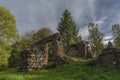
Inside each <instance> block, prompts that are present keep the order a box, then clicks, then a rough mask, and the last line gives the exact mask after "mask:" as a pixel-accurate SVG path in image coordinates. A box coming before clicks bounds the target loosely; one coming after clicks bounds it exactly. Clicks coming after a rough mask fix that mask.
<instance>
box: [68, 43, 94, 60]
mask: <svg viewBox="0 0 120 80" xmlns="http://www.w3.org/2000/svg"><path fill="white" fill-rule="evenodd" d="M66 54H67V55H68V56H71V57H75V58H83V59H89V58H93V57H95V54H94V53H93V52H92V50H91V48H90V46H89V42H87V41H81V42H80V43H77V44H74V45H71V46H70V47H69V48H68V50H67V52H66Z"/></svg>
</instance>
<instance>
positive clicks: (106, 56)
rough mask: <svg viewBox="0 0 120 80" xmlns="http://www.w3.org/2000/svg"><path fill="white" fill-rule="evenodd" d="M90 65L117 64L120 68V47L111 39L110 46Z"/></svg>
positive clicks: (105, 65)
mask: <svg viewBox="0 0 120 80" xmlns="http://www.w3.org/2000/svg"><path fill="white" fill-rule="evenodd" d="M88 65H91V66H100V67H108V66H116V67H119V68H120V49H118V48H115V47H114V46H113V44H112V43H111V42H110V41H109V42H108V46H107V47H106V48H105V49H103V51H102V53H101V55H99V56H98V57H97V58H96V59H95V60H94V61H92V62H90V63H89V64H88Z"/></svg>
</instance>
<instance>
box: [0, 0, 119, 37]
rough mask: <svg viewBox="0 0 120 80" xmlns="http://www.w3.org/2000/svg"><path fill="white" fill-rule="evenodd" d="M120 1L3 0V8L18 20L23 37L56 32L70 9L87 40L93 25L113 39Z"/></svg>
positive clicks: (1, 1)
mask: <svg viewBox="0 0 120 80" xmlns="http://www.w3.org/2000/svg"><path fill="white" fill-rule="evenodd" d="M119 3H120V0H10V1H8V0H0V6H4V7H6V8H7V9H9V10H10V11H11V12H12V14H13V15H14V16H15V17H16V20H17V28H18V29H19V32H20V33H21V34H23V33H25V32H27V31H30V30H33V29H39V28H43V27H47V28H50V29H51V30H53V31H54V32H57V24H58V23H59V21H60V17H61V16H62V13H63V11H64V10H65V9H69V10H70V11H71V13H72V16H73V18H74V20H75V22H76V24H77V26H78V27H79V29H80V31H79V32H80V33H79V34H81V35H82V37H83V38H84V39H86V38H87V36H88V24H89V22H94V23H97V24H98V25H99V28H100V30H101V31H102V32H103V33H104V34H105V37H104V38H109V37H111V36H112V32H111V27H112V25H113V24H115V23H120V11H119V9H120V5H119Z"/></svg>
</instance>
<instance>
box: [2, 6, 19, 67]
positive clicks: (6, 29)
mask: <svg viewBox="0 0 120 80" xmlns="http://www.w3.org/2000/svg"><path fill="white" fill-rule="evenodd" d="M19 38H20V36H19V33H18V31H17V29H16V20H15V17H14V16H13V15H12V14H11V13H10V11H9V10H7V9H6V8H4V7H0V69H2V68H3V67H4V66H7V64H8V58H9V56H10V52H11V49H12V48H11V45H12V44H13V43H14V42H16V41H17V40H18V39H19Z"/></svg>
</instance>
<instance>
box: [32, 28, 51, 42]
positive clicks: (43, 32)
mask: <svg viewBox="0 0 120 80" xmlns="http://www.w3.org/2000/svg"><path fill="white" fill-rule="evenodd" d="M52 34H53V32H52V31H51V30H50V29H49V28H41V29H40V30H38V31H37V32H36V33H34V34H33V36H32V39H33V41H34V43H35V42H37V41H39V40H42V39H44V38H46V37H49V36H51V35H52Z"/></svg>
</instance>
